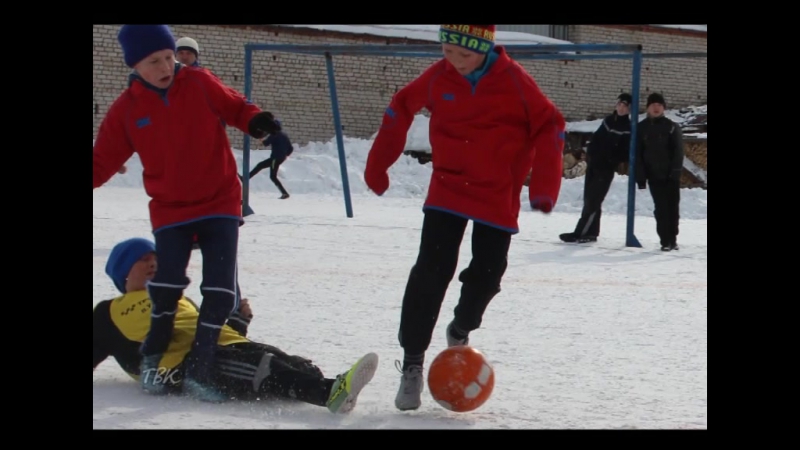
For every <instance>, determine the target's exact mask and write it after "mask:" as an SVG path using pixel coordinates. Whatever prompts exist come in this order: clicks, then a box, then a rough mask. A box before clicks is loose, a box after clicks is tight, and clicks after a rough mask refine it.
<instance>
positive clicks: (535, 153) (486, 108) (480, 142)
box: [364, 46, 565, 233]
mask: <svg viewBox="0 0 800 450" xmlns="http://www.w3.org/2000/svg"><path fill="white" fill-rule="evenodd" d="M495 51H496V52H497V54H498V55H497V58H496V60H495V61H494V64H493V65H492V66H491V67H490V68H489V69H488V71H487V72H486V73H485V74H484V75H483V76H482V77H481V78H480V80H479V81H478V83H477V85H476V87H475V88H473V87H472V85H471V84H470V82H469V81H468V80H467V78H466V77H464V76H462V75H460V74H459V73H458V72H457V71H456V70H455V68H454V67H453V66H452V65H451V64H450V63H448V62H447V61H446V60H444V59H442V60H440V61H438V62H437V63H435V64H433V65H432V66H431V67H430V68H429V69H428V70H426V71H425V72H424V73H423V74H422V75H420V76H419V77H418V78H417V79H416V80H414V81H412V82H411V83H410V84H409V85H407V86H406V87H404V88H403V89H402V90H400V92H398V93H397V94H396V95H395V96H394V98H393V99H392V102H391V105H390V106H389V108H388V109H387V110H386V113H385V115H384V117H383V124H382V126H381V129H380V131H379V132H378V136H377V137H376V139H375V142H374V143H373V145H372V149H371V150H370V153H369V156H368V158H367V167H366V170H365V173H364V179H365V181H366V183H367V185H368V186H369V187H370V189H372V190H373V191H375V192H376V193H377V194H378V195H382V194H383V192H384V191H385V190H386V189H387V188H388V187H389V186H388V180H387V179H386V173H387V171H388V169H389V167H390V166H391V165H392V164H394V163H395V162H396V161H397V159H398V158H399V157H400V155H401V154H402V152H403V149H404V147H405V144H406V137H407V134H408V130H409V128H410V127H411V123H412V121H413V119H414V115H415V114H416V113H417V112H419V111H420V110H421V109H422V108H423V107H425V108H427V109H428V111H430V112H431V120H430V130H429V135H430V143H431V147H432V155H431V156H432V163H433V174H432V177H431V181H430V186H429V189H428V197H427V199H426V201H425V208H428V209H438V210H442V211H447V212H451V213H454V214H457V215H459V216H462V217H466V218H468V219H472V220H475V221H477V222H482V223H485V224H488V225H492V226H495V227H498V228H501V229H504V230H506V231H509V232H511V233H517V232H518V231H519V225H518V222H517V219H518V216H519V209H520V194H521V192H522V187H523V185H524V182H525V179H526V178H527V176H528V174H529V173H531V169H532V170H533V172H532V173H531V181H530V184H529V198H530V201H531V203H532V206H533V205H534V204H536V205H537V206H538V205H542V204H549V205H548V206H550V208H548V207H547V206H544V207H543V210H544V211H549V210H550V209H551V208H552V206H554V205H555V203H556V201H557V200H558V194H559V190H560V189H561V175H562V169H563V167H562V157H563V149H564V128H565V123H564V118H563V117H562V115H561V113H560V112H559V111H558V110H557V109H556V107H555V106H554V105H553V103H552V102H551V101H550V100H549V99H548V98H547V97H545V96H544V94H543V93H542V92H541V91H540V90H539V87H538V86H537V85H536V82H535V81H534V80H533V78H532V77H531V76H530V75H528V73H527V72H526V71H525V69H523V68H522V66H520V65H519V64H518V63H516V62H515V61H513V60H511V58H510V57H509V56H508V54H506V52H505V49H504V48H503V47H502V46H497V47H496V49H495Z"/></svg>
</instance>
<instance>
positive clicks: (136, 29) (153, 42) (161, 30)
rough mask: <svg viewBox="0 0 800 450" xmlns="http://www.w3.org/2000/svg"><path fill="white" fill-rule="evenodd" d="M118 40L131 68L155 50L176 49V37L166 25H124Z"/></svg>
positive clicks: (126, 61) (126, 62)
mask: <svg viewBox="0 0 800 450" xmlns="http://www.w3.org/2000/svg"><path fill="white" fill-rule="evenodd" d="M117 40H119V44H120V45H121V46H122V53H123V54H124V55H125V64H127V65H128V67H131V68H132V67H133V66H135V65H136V63H138V62H139V61H141V60H143V59H145V58H147V56H148V55H150V54H152V53H154V52H157V51H160V50H166V49H170V50H172V51H173V52H174V51H175V37H174V36H173V35H172V31H171V30H170V29H169V27H168V26H166V25H123V26H122V28H121V29H120V30H119V35H118V36H117Z"/></svg>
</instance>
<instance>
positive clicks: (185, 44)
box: [175, 37, 200, 56]
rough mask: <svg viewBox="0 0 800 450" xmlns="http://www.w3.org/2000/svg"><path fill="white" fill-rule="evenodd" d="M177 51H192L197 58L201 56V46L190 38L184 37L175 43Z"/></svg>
mask: <svg viewBox="0 0 800 450" xmlns="http://www.w3.org/2000/svg"><path fill="white" fill-rule="evenodd" d="M175 47H177V48H176V49H175V50H181V49H183V50H192V51H193V52H194V54H195V55H196V56H200V46H199V45H197V41H195V40H194V39H192V38H190V37H182V38H180V39H178V40H177V42H175Z"/></svg>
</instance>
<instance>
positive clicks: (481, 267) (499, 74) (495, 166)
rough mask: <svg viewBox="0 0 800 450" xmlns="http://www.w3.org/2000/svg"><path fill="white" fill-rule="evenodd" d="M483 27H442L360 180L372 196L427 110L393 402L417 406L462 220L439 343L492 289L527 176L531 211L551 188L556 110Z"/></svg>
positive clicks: (465, 325)
mask: <svg viewBox="0 0 800 450" xmlns="http://www.w3.org/2000/svg"><path fill="white" fill-rule="evenodd" d="M494 33H495V26H494V25H442V26H441V29H440V32H439V37H440V40H441V42H442V50H443V52H444V58H443V59H442V60H440V61H438V62H436V63H434V64H433V65H432V66H431V67H429V68H428V69H427V70H426V71H425V72H424V73H423V74H422V75H420V76H419V77H418V78H417V79H416V80H414V81H412V82H411V83H410V84H408V85H407V86H406V87H404V88H403V89H402V90H401V91H400V92H398V93H397V94H396V95H395V96H394V98H393V99H392V102H391V105H389V107H388V108H387V110H386V113H385V115H384V117H383V124H382V126H381V129H380V131H379V133H378V136H377V137H376V139H375V142H374V143H373V145H372V149H371V150H370V153H369V157H368V158H367V166H366V170H365V173H364V180H365V182H366V183H367V185H368V186H369V188H370V189H371V190H372V191H374V192H375V193H376V194H378V195H383V193H384V192H386V190H387V189H388V188H389V176H388V169H389V167H391V166H392V165H393V164H394V163H395V162H396V161H397V159H398V158H399V157H400V155H401V154H402V152H403V148H404V147H405V143H406V136H407V133H408V129H409V127H410V126H411V123H412V121H413V118H414V115H415V114H416V113H417V112H418V111H420V110H421V109H422V108H423V107H425V108H427V109H428V111H430V112H431V120H430V131H429V132H430V142H431V147H432V152H431V153H432V163H433V174H432V176H431V180H430V187H429V190H428V196H427V199H426V201H425V205H424V208H423V211H424V214H425V218H424V220H423V224H422V238H421V245H420V250H419V255H418V257H417V261H416V264H415V265H414V267H413V268H412V269H411V274H410V276H409V279H408V284H407V286H406V290H405V295H404V297H403V309H402V313H401V319H400V333H399V340H400V345H401V346H402V347H403V350H404V359H403V370H402V372H403V376H402V378H401V384H400V389H399V392H398V394H397V398H396V399H395V405H396V407H397V408H398V409H400V410H412V409H417V408H419V406H420V404H421V399H420V394H421V393H422V387H423V378H422V367H423V363H424V355H425V352H426V351H427V349H428V347H429V345H430V342H431V336H432V334H433V329H434V327H435V325H436V322H437V320H438V316H439V312H440V309H441V306H442V302H443V300H444V297H445V293H446V291H447V288H448V286H449V284H450V282H451V280H452V279H453V277H454V275H455V271H456V266H457V262H458V253H459V248H460V246H461V241H462V239H463V236H464V231H465V229H466V226H467V222H468V221H470V220H471V221H472V222H473V230H472V261H471V263H470V265H469V267H468V268H467V269H466V270H464V271H463V272H461V274H460V275H459V281H461V283H463V285H462V289H461V298H460V300H459V303H458V306H457V307H456V308H455V311H454V313H455V318H454V320H453V321H452V322H451V323H450V324H449V325H448V327H447V343H448V345H449V346H454V345H464V344H467V343H468V335H469V333H470V332H471V331H473V330H476V329H478V328H479V327H480V325H481V322H482V318H483V315H484V312H485V310H486V307H487V305H488V304H489V302H490V301H491V300H492V298H493V297H494V296H495V295H497V294H498V293H499V292H500V282H501V280H502V277H503V275H504V273H505V270H506V266H507V256H508V250H509V245H510V242H511V236H512V235H513V234H516V233H517V232H518V231H519V230H518V224H517V219H518V215H519V209H520V194H521V191H522V186H523V183H524V182H525V178H526V177H527V175H528V174H529V173H531V180H530V183H529V199H530V204H531V207H532V208H533V209H534V210H539V211H542V212H544V213H549V212H550V211H551V210H552V209H553V206H554V205H555V204H556V201H557V200H558V194H559V190H560V188H561V171H562V152H563V148H564V128H565V123H564V118H563V117H562V115H561V113H560V112H559V111H558V109H557V108H556V107H555V106H554V105H553V103H552V102H551V101H550V100H548V98H547V97H545V96H544V94H543V93H542V92H541V90H540V89H539V87H538V86H537V85H536V82H535V81H534V80H533V78H532V77H531V76H530V75H528V73H527V72H526V71H525V69H523V68H522V66H520V65H519V64H518V63H516V62H514V61H513V60H512V59H511V58H509V56H508V55H507V54H506V51H505V49H504V48H503V47H501V46H495V45H494ZM531 170H532V172H531Z"/></svg>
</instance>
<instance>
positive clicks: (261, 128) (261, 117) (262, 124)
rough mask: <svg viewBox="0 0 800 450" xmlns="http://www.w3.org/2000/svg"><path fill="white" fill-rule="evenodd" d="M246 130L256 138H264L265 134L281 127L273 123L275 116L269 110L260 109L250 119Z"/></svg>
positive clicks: (279, 129)
mask: <svg viewBox="0 0 800 450" xmlns="http://www.w3.org/2000/svg"><path fill="white" fill-rule="evenodd" d="M247 131H248V132H249V133H250V136H253V137H254V138H256V139H264V138H265V137H267V134H271V133H276V132H278V131H281V127H280V125H278V124H277V123H275V116H273V115H272V113H271V112H267V111H262V112H260V113H258V114H256V115H255V116H253V118H252V119H250V123H249V124H247Z"/></svg>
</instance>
